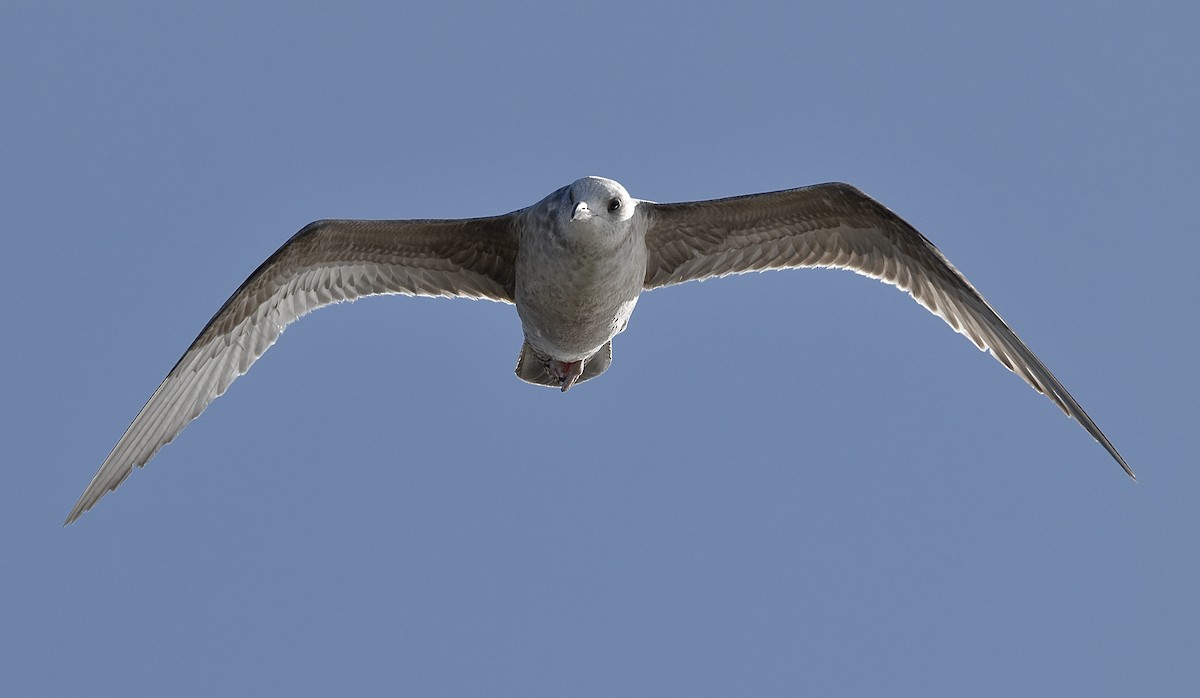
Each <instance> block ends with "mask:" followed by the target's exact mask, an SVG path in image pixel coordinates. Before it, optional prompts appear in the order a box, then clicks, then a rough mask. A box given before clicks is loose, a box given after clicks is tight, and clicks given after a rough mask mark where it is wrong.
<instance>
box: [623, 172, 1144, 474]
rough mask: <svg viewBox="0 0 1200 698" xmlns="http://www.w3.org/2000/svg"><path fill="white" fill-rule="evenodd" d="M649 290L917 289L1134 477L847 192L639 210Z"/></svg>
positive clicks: (1071, 403)
mask: <svg viewBox="0 0 1200 698" xmlns="http://www.w3.org/2000/svg"><path fill="white" fill-rule="evenodd" d="M638 206H639V209H642V210H644V215H645V216H646V247H647V250H648V259H647V265H646V279H645V284H644V288H645V289H646V290H651V289H655V288H661V287H663V286H670V285H672V284H678V283H682V282H685V281H694V280H703V279H707V278H710V277H714V276H725V275H727V274H741V273H745V272H750V271H763V270H766V269H795V268H800V267H836V268H839V269H849V270H851V271H854V272H857V273H859V274H863V275H865V276H870V277H873V278H876V279H879V280H881V281H884V282H886V283H889V284H891V285H893V286H896V287H898V288H900V289H901V290H904V291H908V292H909V294H911V295H912V297H913V298H915V299H916V301H917V302H918V303H920V304H921V305H923V306H925V308H927V309H928V310H929V311H930V312H932V313H934V314H935V315H937V316H938V317H940V318H942V319H943V320H945V321H946V323H947V324H948V325H950V327H952V328H954V330H955V331H956V332H959V333H961V334H964V335H966V336H967V337H969V338H970V339H971V341H973V342H974V343H975V345H976V346H978V347H979V348H980V349H986V350H988V351H990V352H991V354H992V356H994V357H996V359H997V360H999V361H1000V363H1002V364H1004V366H1006V367H1007V368H1008V369H1009V370H1011V371H1013V372H1015V373H1016V374H1017V375H1019V376H1021V378H1023V379H1024V380H1025V382H1026V383H1028V384H1029V385H1031V386H1033V388H1034V389H1035V390H1037V391H1038V392H1040V393H1043V394H1045V395H1046V397H1048V398H1050V399H1051V400H1052V401H1053V402H1054V404H1056V405H1058V406H1059V407H1060V408H1061V409H1062V410H1063V412H1065V413H1067V415H1068V416H1070V417H1072V418H1074V419H1075V420H1076V421H1078V422H1079V423H1080V425H1082V426H1083V428H1084V429H1086V430H1087V431H1088V433H1089V434H1091V435H1092V437H1093V438H1095V439H1096V440H1097V441H1099V442H1100V444H1101V445H1103V446H1104V448H1105V449H1106V450H1107V451H1108V452H1109V454H1110V455H1111V456H1112V457H1113V458H1114V459H1116V461H1117V463H1119V464H1120V465H1121V467H1122V468H1124V469H1125V472H1126V473H1128V474H1129V476H1130V477H1133V476H1134V475H1133V471H1132V470H1131V469H1130V468H1129V465H1128V464H1126V463H1125V459H1124V458H1122V457H1121V454H1120V453H1118V452H1117V449H1116V448H1114V447H1113V445H1112V443H1111V442H1110V441H1109V440H1108V437H1106V436H1105V435H1104V433H1103V432H1101V431H1100V427H1098V426H1096V423H1095V422H1093V421H1092V419H1091V417H1089V416H1088V415H1087V413H1086V412H1084V411H1083V407H1081V406H1080V405H1079V403H1078V402H1076V401H1075V398H1073V397H1071V394H1070V393H1068V392H1067V389H1066V388H1064V387H1063V385H1062V383H1059V382H1058V379H1057V378H1055V377H1054V375H1053V374H1052V373H1050V370H1049V369H1047V368H1046V366H1045V365H1044V364H1042V362H1041V360H1039V359H1038V358H1037V356H1035V355H1034V353H1033V352H1032V351H1031V350H1030V349H1029V347H1027V346H1025V343H1024V342H1022V341H1021V339H1020V338H1019V337H1017V335H1016V333H1014V332H1013V331H1012V330H1011V329H1010V328H1009V327H1008V325H1007V324H1005V322H1004V320H1002V319H1001V318H1000V316H999V315H998V314H996V311H995V310H993V309H992V307H991V306H990V305H988V302H987V301H985V300H984V299H983V296H981V295H980V294H979V292H978V291H976V290H975V288H974V287H973V286H972V285H971V284H970V283H969V282H968V281H967V280H966V278H964V277H963V275H962V274H960V273H959V272H958V270H957V269H955V268H954V267H953V266H952V265H951V264H950V262H949V261H947V260H946V258H945V257H944V256H942V253H941V252H940V251H938V249H937V248H936V247H934V245H933V243H931V242H929V240H927V239H926V238H925V236H924V235H921V233H919V232H918V231H917V230H916V229H915V228H913V227H912V226H911V225H909V224H908V223H906V222H904V221H903V220H902V219H901V218H900V217H899V216H897V215H896V214H894V213H892V212H891V211H889V210H888V209H887V208H886V207H884V206H883V205H882V204H880V203H879V202H877V201H875V200H874V199H872V198H871V197H869V196H867V195H866V194H864V193H862V192H861V191H859V190H858V189H856V188H854V187H852V186H850V185H848V184H838V183H831V184H818V185H815V186H811V187H803V188H800V189H790V190H787V191H779V192H772V193H769V194H752V195H749V196H739V197H733V198H729V199H717V200H714V201H696V202H689V203H678V204H654V203H650V202H640V203H639V204H638Z"/></svg>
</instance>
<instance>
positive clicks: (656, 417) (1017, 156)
mask: <svg viewBox="0 0 1200 698" xmlns="http://www.w3.org/2000/svg"><path fill="white" fill-rule="evenodd" d="M22 4H23V5H24V6H25V7H24V8H18V7H14V6H13V5H14V4H12V3H10V4H6V5H5V7H4V9H0V101H2V103H3V106H2V107H0V213H2V214H3V221H4V223H3V226H4V230H5V233H4V240H5V242H6V249H7V254H5V255H4V256H3V258H2V259H0V265H2V268H3V272H4V273H3V274H2V275H0V284H2V285H3V291H4V294H5V297H6V298H8V299H9V303H8V304H7V305H6V309H5V310H4V311H3V330H2V331H0V337H2V344H0V346H2V348H3V356H4V361H3V364H2V367H0V372H2V374H0V375H2V376H3V390H2V391H0V411H2V413H3V416H4V418H3V420H2V422H0V423H2V425H3V426H2V427H0V428H2V429H3V442H4V446H5V458H4V468H5V485H4V487H3V488H2V489H0V531H2V532H0V561H2V562H0V693H4V694H5V695H36V694H42V695H51V694H60V695H64V694H71V693H80V692H83V691H84V690H92V691H99V692H100V693H107V694H113V695H116V694H119V695H130V696H139V695H182V694H243V695H244V694H285V693H286V694H289V695H297V694H326V695H329V694H339V693H342V694H344V693H345V692H353V693H407V694H410V695H443V694H444V695H520V696H531V695H548V696H559V695H581V696H586V695H610V696H611V695H756V694H757V695H788V694H791V695H796V694H799V693H802V692H804V693H808V694H824V695H832V694H858V695H863V694H875V695H895V694H904V693H908V694H921V695H987V694H993V695H1039V694H1040V695H1105V694H1107V695H1134V694H1140V695H1148V694H1155V695H1170V694H1176V695H1179V694H1184V693H1190V692H1192V691H1194V690H1195V688H1196V686H1197V685H1200V664H1198V663H1197V660H1196V658H1197V656H1200V591H1198V590H1200V558H1198V554H1197V550H1198V545H1197V544H1198V541H1197V534H1198V532H1200V523H1198V518H1197V517H1198V514H1197V506H1198V505H1197V501H1200V492H1198V489H1200V471H1198V470H1197V467H1196V466H1197V463H1196V460H1197V459H1196V450H1195V448H1194V446H1193V445H1192V444H1193V442H1194V430H1195V425H1194V422H1195V419H1196V417H1197V416H1198V413H1200V410H1198V408H1197V398H1196V395H1197V388H1198V387H1200V386H1198V383H1200V381H1198V379H1197V369H1196V365H1195V361H1194V359H1193V356H1194V354H1195V351H1196V347H1197V345H1198V344H1200V329H1198V326H1200V323H1197V320H1196V311H1195V304H1196V300H1197V295H1198V290H1197V289H1198V288H1200V285H1198V283H1200V282H1198V281H1197V278H1196V273H1195V259H1196V258H1197V255H1198V254H1200V250H1198V249H1197V248H1198V244H1197V235H1198V230H1197V228H1198V226H1197V223H1196V221H1197V217H1196V199H1197V189H1198V185H1200V135H1198V134H1200V130H1198V127H1197V124H1198V123H1200V88H1198V85H1200V78H1198V76H1200V50H1198V49H1197V48H1196V36H1197V35H1198V34H1200V16H1198V14H1197V12H1200V11H1198V10H1196V9H1195V8H1196V5H1195V3H1184V2H1179V3H1170V4H1156V3H1119V4H1112V5H1105V4H1104V3H1091V2H1089V3H1082V2H1081V3H1051V4H1047V3H1044V2H1037V3H1032V2H1007V3H1003V4H1000V5H996V6H995V8H994V9H984V10H980V9H977V8H976V7H975V5H972V4H967V3H937V4H933V3H891V2H886V3H793V2H781V3H778V4H777V5H758V4H752V3H720V4H714V5H713V6H712V7H707V8H704V9H701V8H693V9H687V10H682V9H678V8H680V7H682V6H681V5H675V4H672V5H668V6H660V5H657V4H654V3H642V2H638V3H613V2H609V3H590V4H588V5H587V7H586V8H581V7H576V6H575V5H572V4H570V3H561V2H559V3H543V4H528V3H505V4H497V5H496V6H494V7H489V6H481V5H477V4H475V3H453V2H445V3H437V4H434V3H429V4H430V6H431V7H430V8H428V9H425V10H421V9H414V8H411V7H409V5H411V4H412V3H394V2H377V3H347V2H343V3H313V4H311V6H308V7H303V6H297V4H295V3H282V4H278V5H267V4H262V6H260V7H257V8H254V9H250V8H247V7H246V3H225V2H207V3H195V4H194V5H195V6H194V7H191V8H189V9H179V8H178V7H176V5H177V4H176V3H158V2H145V3H121V2H117V3H75V4H71V3H22ZM968 6H969V7H970V8H971V9H968ZM589 174H596V175H603V176H608V177H612V178H614V179H617V180H619V181H621V182H622V183H623V184H625V185H626V187H627V188H628V189H629V191H630V192H631V194H632V195H633V196H635V197H639V198H645V199H652V200H656V201H676V200H688V199H706V198H714V197H720V196H730V195H736V194H745V193H751V192H758V191H767V190H774V189H784V188H789V187H794V186H800V185H805V184H812V183H817V182H823V181H830V180H840V181H847V182H850V183H853V184H855V185H857V186H859V187H861V188H862V189H864V190H865V191H867V192H868V193H870V194H871V195H872V196H875V197H876V198H878V199H879V200H880V201H882V202H883V203H885V204H886V205H888V206H889V207H891V208H892V209H893V210H894V211H896V212H897V213H899V214H900V215H901V216H903V217H905V218H906V219H907V220H908V221H909V222H911V223H912V224H913V225H915V226H916V227H917V228H918V229H920V230H921V231H922V232H923V233H924V234H925V235H926V236H927V237H929V238H930V239H931V240H933V241H934V242H935V243H936V244H937V245H938V246H939V247H940V248H941V249H942V251H943V252H944V253H945V254H946V255H947V256H948V257H949V258H950V260H951V261H952V262H954V263H955V264H956V265H957V266H958V267H959V269H961V270H962V271H963V272H964V273H965V274H966V276H967V277H968V278H969V279H970V280H971V281H972V282H973V283H974V284H975V285H976V286H977V287H978V288H979V289H980V290H981V291H982V292H983V294H984V295H985V296H986V297H987V299H988V300H989V301H990V302H991V303H992V304H993V305H994V306H995V307H996V309H997V310H998V311H999V312H1000V314H1001V315H1003V316H1004V317H1005V318H1006V319H1007V320H1008V321H1009V322H1010V324H1012V326H1013V327H1014V328H1015V329H1016V331H1017V332H1018V333H1019V334H1020V335H1021V336H1022V337H1023V338H1024V339H1025V340H1026V342H1028V343H1029V345H1030V346H1031V347H1032V348H1033V349H1034V351H1036V352H1037V353H1038V354H1039V355H1040V356H1041V358H1042V359H1043V360H1044V361H1045V362H1046V364H1047V365H1048V366H1049V367H1050V369H1051V370H1052V371H1054V372H1055V373H1056V374H1057V376H1058V377H1059V378H1060V379H1061V380H1062V381H1063V382H1064V383H1065V384H1066V386H1067V387H1068V389H1070V390H1071V392H1072V393H1073V394H1074V395H1075V397H1076V398H1078V399H1079V401H1080V402H1081V403H1082V404H1083V406H1084V407H1085V408H1086V409H1087V410H1088V412H1089V413H1090V414H1091V415H1092V416H1093V417H1094V418H1095V419H1096V421H1097V422H1098V423H1099V424H1100V426H1101V428H1103V429H1104V430H1105V431H1106V432H1107V434H1108V435H1109V437H1110V438H1111V439H1112V440H1113V442H1114V443H1115V444H1116V446H1117V448H1119V449H1120V450H1121V451H1122V452H1123V454H1124V455H1125V457H1126V458H1127V459H1128V461H1129V463H1130V464H1131V465H1132V466H1133V468H1134V469H1135V470H1136V471H1137V473H1138V475H1139V478H1140V479H1139V481H1138V482H1137V483H1134V482H1132V481H1131V480H1130V479H1129V478H1128V477H1126V476H1125V475H1124V474H1123V473H1122V472H1121V470H1120V468H1119V467H1118V466H1117V465H1116V464H1115V463H1114V462H1112V459H1111V458H1109V456H1108V455H1107V454H1106V453H1105V452H1104V450H1103V449H1102V448H1101V447H1100V446H1099V445H1098V444H1096V443H1095V442H1094V441H1093V440H1092V439H1091V438H1090V437H1089V436H1088V435H1087V434H1086V433H1085V432H1084V431H1083V430H1082V429H1081V428H1080V427H1079V426H1078V425H1077V424H1074V423H1072V422H1071V421H1070V420H1068V419H1067V418H1065V417H1064V416H1063V415H1062V414H1061V413H1060V412H1059V411H1058V410H1057V409H1056V408H1055V407H1054V406H1053V405H1052V404H1051V403H1050V402H1049V401H1048V400H1047V399H1045V398H1043V397H1041V396H1039V395H1037V394H1036V393H1035V392H1034V391H1033V390H1031V389H1030V388H1029V387H1027V386H1026V385H1025V384H1024V383H1023V382H1021V381H1020V380H1019V379H1018V378H1017V377H1016V376H1014V375H1012V374H1011V373H1009V372H1007V371H1005V370H1004V369H1003V368H1002V367H1001V366H1000V365H999V364H998V363H997V362H995V361H994V360H992V359H991V358H990V357H988V356H986V355H984V354H981V353H980V352H978V351H976V350H975V349H974V348H973V347H972V346H971V344H970V343H969V342H968V341H967V340H966V339H964V338H963V337H961V336H959V335H956V334H954V333H953V332H952V331H951V330H950V329H948V328H947V327H946V326H945V325H944V323H942V322H941V321H940V320H938V319H937V318H935V317H933V316H932V315H930V314H929V313H927V312H926V311H925V310H923V309H922V308H920V307H919V306H918V305H917V304H916V303H914V302H913V301H912V300H911V299H909V298H908V297H907V296H905V295H904V294H902V293H900V292H898V291H896V290H894V289H892V288H890V287H887V286H885V285H883V284H879V283H876V282H874V281H871V280H869V279H864V278H862V277H858V276H855V275H853V274H850V273H846V272H835V271H804V272H777V273H770V274H762V275H751V276H745V277H738V278H732V279H723V280H717V281H712V282H708V283H704V284H690V285H687V286H681V287H677V288H672V289H666V290H662V291H656V292H654V293H651V294H648V295H646V296H643V298H642V300H641V302H640V304H639V305H638V308H637V312H636V313H635V314H634V316H633V319H632V322H631V323H630V325H629V330H628V331H627V332H626V333H625V334H623V335H621V336H620V337H619V338H618V340H617V341H616V343H615V359H614V363H613V367H612V368H611V369H610V370H609V371H608V373H607V374H605V375H604V376H603V378H601V379H598V380H596V381H594V382H590V383H588V384H586V385H583V386H580V387H576V388H575V389H573V390H572V391H571V392H570V393H568V394H566V395H563V394H560V393H558V392H556V391H553V390H546V389H540V388H534V387H531V386H528V385H525V384H523V383H521V382H519V381H518V380H517V379H516V378H515V377H514V376H513V374H512V368H513V365H514V363H515V361H516V357H517V351H518V349H519V347H520V343H521V331H520V326H519V323H518V321H517V317H516V313H515V311H514V310H513V308H512V307H511V306H505V305H499V304H494V303H487V302H470V301H450V300H431V299H407V298H382V299H369V300H366V301H363V302H360V303H356V304H353V305H343V306H338V307H336V308H332V309H326V310H321V311H318V312H317V313H315V314H314V315H312V316H309V317H307V318H305V319H304V320H302V321H300V322H299V323H297V324H296V325H294V326H292V327H291V328H290V329H289V330H288V331H287V332H286V333H285V334H284V336H283V338H282V339H281V341H280V342H279V344H277V345H276V346H275V347H274V348H272V349H271V350H270V351H269V352H268V353H267V354H266V356H265V357H264V358H263V359H262V360H261V361H260V362H259V363H258V364H256V365H255V366H254V368H253V370H252V371H251V372H250V373H249V374H248V375H247V376H245V377H243V378H242V379H240V380H239V381H238V382H236V383H235V384H234V385H233V387H232V389H231V390H230V391H229V393H227V394H226V395H225V396H224V397H223V398H221V399H220V400H218V401H217V402H216V403H214V405H213V406H212V407H210V408H209V410H208V411H207V412H206V413H205V414H204V415H203V417H202V418H201V419H199V420H198V421H196V422H194V423H192V424H191V426H190V427H189V428H188V429H186V430H185V431H184V433H183V434H182V436H181V437H180V438H179V439H178V440H177V441H176V442H175V443H173V444H171V445H170V446H167V447H166V448H165V449H163V450H162V451H161V452H160V453H159V455H158V456H157V458H156V459H155V460H154V461H153V462H152V463H151V464H150V467H148V468H147V469H146V470H144V471H138V472H135V473H134V474H133V475H132V476H131V477H130V479H129V480H127V481H126V483H125V484H124V485H123V486H122V487H121V489H120V490H119V491H117V492H116V493H114V494H110V495H108V496H107V497H106V498H105V499H104V500H103V501H102V502H101V503H100V504H99V506H98V507H97V508H96V509H94V510H93V511H91V512H90V513H88V514H86V515H85V516H84V517H83V518H82V519H81V520H80V521H79V522H78V523H77V524H76V525H73V526H71V527H69V528H66V529H64V528H62V526H61V522H62V519H63V518H64V516H65V515H66V513H67V511H68V510H69V508H70V506H71V505H72V504H73V503H74V501H75V499H76V497H78V495H79V493H80V492H81V491H82V490H83V488H84V486H85V485H86V484H87V483H88V481H89V479H90V478H91V477H92V475H93V473H94V472H95V470H96V468H97V467H98V466H99V465H100V462H101V461H102V460H103V458H104V456H105V455H106V454H107V453H108V451H109V449H110V448H111V447H112V446H113V444H114V443H115V442H116V440H117V438H118V437H119V436H120V435H121V432H122V431H123V430H124V428H125V427H126V425H127V424H128V423H129V421H130V420H131V419H132V418H133V416H134V414H135V413H136V412H137V410H138V408H140V407H141V405H142V403H143V402H144V401H145V400H146V398H147V397H148V396H149V395H150V393H151V392H152V391H153V389H154V388H155V387H156V386H157V385H158V383H159V381H160V380H161V379H162V377H163V376H164V375H165V374H166V372H167V370H168V369H170V368H171V366H172V365H173V364H174V363H175V361H176V359H177V358H178V357H179V355H180V354H181V353H182V351H183V350H184V348H186V346H187V345H188V343H189V342H190V341H191V340H192V338H193V337H194V336H195V334H196V333H197V332H198V331H199V330H200V328H201V327H202V326H203V324H204V323H205V321H206V320H207V319H208V318H209V317H210V315H211V314H212V313H213V312H215V311H216V309H217V308H218V307H219V306H220V305H221V303H222V301H224V300H225V298H226V297H227V296H228V295H229V294H230V293H231V292H232V291H233V290H234V289H235V288H236V287H237V285H238V284H239V283H240V282H241V281H242V280H243V279H244V278H245V277H246V275H248V274H249V273H250V272H251V271H252V270H253V269H254V268H255V267H256V266H257V265H258V264H259V262H261V261H262V260H263V259H264V258H266V257H267V255H269V254H270V253H271V252H272V251H273V250H274V249H275V248H276V247H278V246H279V245H280V244H281V243H283V242H284V241H285V240H286V239H287V238H288V237H289V236H290V235H291V234H292V233H294V232H295V231H296V230H298V229H299V228H300V227H301V226H303V225H304V224H305V223H307V222H309V221H310V220H313V219H317V218H323V217H363V218H421V217H463V216H474V215H485V214H492V213H502V212H506V211H509V210H513V209H516V208H519V207H522V206H525V205H528V204H530V203H533V202H534V201H537V200H538V199H540V198H541V197H543V196H544V195H545V194H547V193H548V192H550V191H552V190H553V189H556V188H557V187H559V186H562V185H564V184H566V183H569V182H570V181H572V180H574V179H576V178H578V177H580V176H583V175H589Z"/></svg>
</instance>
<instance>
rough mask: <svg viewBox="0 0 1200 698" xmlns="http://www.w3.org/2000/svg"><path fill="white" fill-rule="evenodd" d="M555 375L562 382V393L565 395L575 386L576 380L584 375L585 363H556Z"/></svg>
mask: <svg viewBox="0 0 1200 698" xmlns="http://www.w3.org/2000/svg"><path fill="white" fill-rule="evenodd" d="M554 375H555V377H557V378H558V379H559V380H561V381H562V391H563V392H564V393H565V392H567V391H568V390H570V389H571V386H572V385H575V381H576V379H578V378H579V377H580V376H582V375H583V361H571V362H570V363H568V362H566V361H555V362H554Z"/></svg>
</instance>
